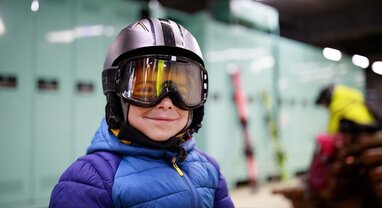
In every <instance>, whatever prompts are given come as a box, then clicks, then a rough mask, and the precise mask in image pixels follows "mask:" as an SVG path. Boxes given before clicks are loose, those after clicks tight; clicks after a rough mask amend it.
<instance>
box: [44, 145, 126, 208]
mask: <svg viewBox="0 0 382 208" xmlns="http://www.w3.org/2000/svg"><path fill="white" fill-rule="evenodd" d="M119 162H120V158H119V156H117V155H114V154H111V153H108V152H96V153H94V154H90V155H86V156H83V157H81V158H79V159H78V160H77V161H75V162H74V163H73V164H72V165H71V166H70V167H69V168H68V169H67V170H66V171H65V172H64V173H63V174H62V176H61V178H60V180H59V182H58V183H57V184H56V186H55V187H54V189H53V191H52V195H51V198H50V204H49V207H51V208H56V207H76V208H82V207H84V208H85V207H113V201H112V197H111V189H112V185H113V182H114V174H115V172H116V169H117V167H118V165H119Z"/></svg>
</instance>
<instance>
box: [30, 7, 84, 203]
mask: <svg viewBox="0 0 382 208" xmlns="http://www.w3.org/2000/svg"><path fill="white" fill-rule="evenodd" d="M72 2H73V1H70V0H66V1H62V0H43V1H40V10H39V11H38V12H36V13H35V14H34V15H35V18H36V19H35V21H36V23H35V28H34V30H35V34H36V35H35V36H36V39H35V40H34V41H36V48H35V49H36V51H35V53H36V54H35V55H34V56H35V58H36V69H35V75H34V84H33V87H34V92H35V93H34V101H35V102H34V111H35V112H34V121H33V122H34V124H33V127H34V129H35V132H34V137H35V138H34V141H33V145H32V148H33V150H34V158H33V159H34V170H33V172H32V173H33V174H34V179H35V180H34V191H35V199H36V203H37V204H44V205H46V204H47V202H48V199H49V196H50V193H51V191H52V188H53V186H54V185H55V183H56V182H57V181H58V178H59V176H60V175H61V173H62V172H63V170H64V169H65V168H66V167H67V166H68V165H69V162H71V161H70V154H71V153H72V152H73V150H72V149H73V125H72V119H73V116H72V107H71V105H72V103H73V102H72V99H73V86H72V85H71V80H72V73H73V66H72V64H71V52H72V44H73V43H72V42H73V41H75V37H76V36H75V34H76V33H75V31H74V30H73V25H72V18H73V13H72V12H71V7H72V5H71V3H72Z"/></svg>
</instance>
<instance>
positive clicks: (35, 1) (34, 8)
mask: <svg viewBox="0 0 382 208" xmlns="http://www.w3.org/2000/svg"><path fill="white" fill-rule="evenodd" d="M39 8H40V4H39V2H38V0H33V1H32V4H31V10H32V12H37V11H38V9H39Z"/></svg>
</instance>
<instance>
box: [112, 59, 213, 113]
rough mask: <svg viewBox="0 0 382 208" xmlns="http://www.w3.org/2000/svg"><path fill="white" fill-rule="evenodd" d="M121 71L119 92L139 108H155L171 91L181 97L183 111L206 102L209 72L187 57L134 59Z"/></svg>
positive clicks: (124, 63) (123, 63) (121, 66)
mask: <svg viewBox="0 0 382 208" xmlns="http://www.w3.org/2000/svg"><path fill="white" fill-rule="evenodd" d="M119 69H120V74H121V77H120V81H119V82H120V85H119V93H120V95H121V96H122V97H123V98H124V99H126V100H127V101H130V102H131V103H133V104H135V105H138V106H143V107H149V106H153V105H155V104H156V103H158V102H159V101H160V100H161V99H162V98H163V97H164V96H166V95H167V94H168V93H170V92H171V93H173V94H177V95H178V96H179V98H180V100H181V103H182V108H187V109H192V108H196V107H198V106H200V105H202V104H203V103H204V102H205V101H206V98H207V72H206V70H205V69H204V67H203V66H201V65H200V64H198V63H196V62H194V61H192V60H189V59H187V58H184V57H176V56H160V57H158V56H147V57H140V58H133V59H129V60H126V61H124V62H122V63H121V64H120V65H119Z"/></svg>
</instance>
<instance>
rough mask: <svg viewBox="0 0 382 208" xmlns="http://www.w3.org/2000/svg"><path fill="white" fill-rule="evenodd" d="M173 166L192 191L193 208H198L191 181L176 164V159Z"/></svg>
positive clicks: (173, 159)
mask: <svg viewBox="0 0 382 208" xmlns="http://www.w3.org/2000/svg"><path fill="white" fill-rule="evenodd" d="M171 163H172V166H173V167H174V168H175V170H176V172H178V174H179V175H180V176H181V177H182V179H183V181H184V182H185V183H186V184H187V185H188V188H189V189H190V190H191V199H192V205H193V206H192V207H195V208H196V207H197V205H198V203H197V194H196V190H195V188H194V186H193V185H192V183H191V180H190V179H189V178H188V177H187V175H185V174H184V173H183V171H182V170H181V169H180V168H179V167H178V165H177V164H176V157H173V158H172V159H171Z"/></svg>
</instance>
